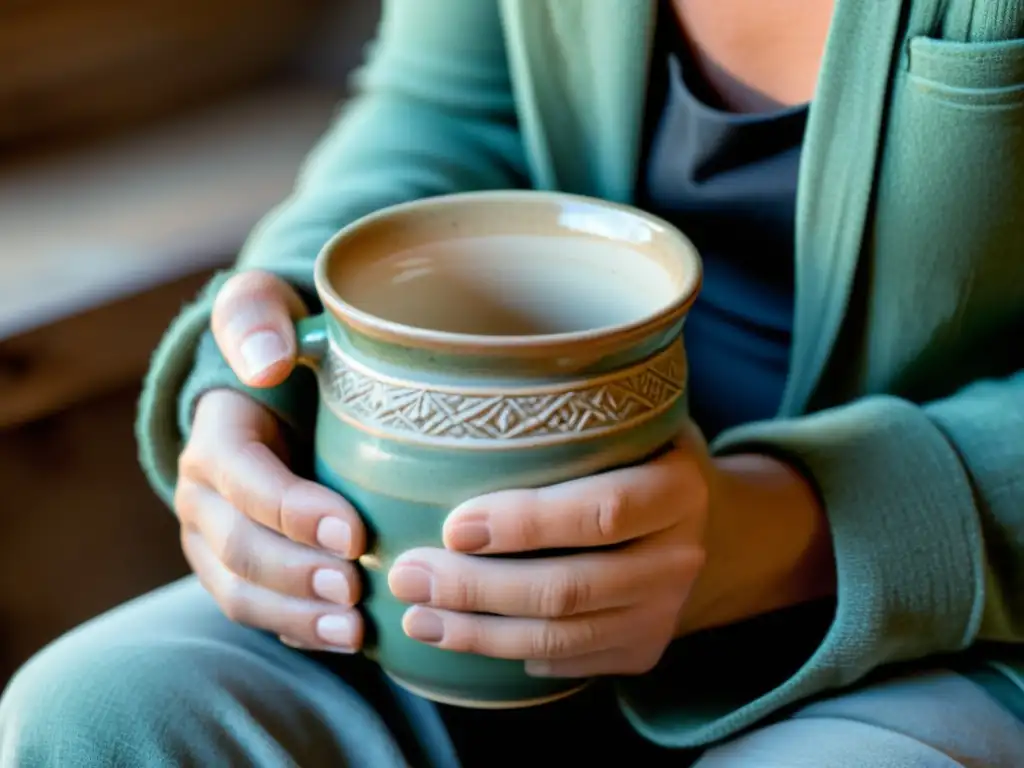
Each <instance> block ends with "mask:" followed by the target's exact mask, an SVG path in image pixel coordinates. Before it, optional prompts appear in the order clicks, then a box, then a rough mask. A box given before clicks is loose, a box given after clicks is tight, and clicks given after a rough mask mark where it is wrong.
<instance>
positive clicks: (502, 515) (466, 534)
mask: <svg viewBox="0 0 1024 768" xmlns="http://www.w3.org/2000/svg"><path fill="white" fill-rule="evenodd" d="M688 473H689V474H690V475H691V476H693V477H694V481H693V482H692V483H688V482H687V474H688ZM688 485H692V487H693V494H694V496H695V497H696V496H697V495H700V494H702V493H703V491H702V486H703V483H702V481H701V480H700V479H699V468H698V462H697V461H696V460H695V459H693V458H691V457H690V455H689V454H688V453H687V452H685V451H683V450H680V449H675V450H672V451H670V452H669V453H666V454H665V455H663V456H661V457H659V458H658V459H655V460H654V461H652V462H649V463H647V464H643V465H640V466H636V467H628V468H626V469H619V470H614V471H612V472H607V473H605V474H601V475H595V476H593V477H588V478H583V479H580V480H572V481H569V482H567V483H562V484H559V485H553V486H550V487H548V488H540V489H536V490H515V491H499V492H497V493H491V494H487V495H485V496H480V497H478V498H476V499H473V500H471V501H467V502H466V503H464V504H461V505H460V506H458V507H456V508H455V509H454V510H453V511H452V512H451V514H450V515H449V516H448V519H447V520H446V521H445V524H444V544H445V546H446V547H447V548H448V549H453V550H456V551H460V552H473V553H476V554H501V553H512V552H535V551H538V550H545V549H562V548H577V547H579V548H586V547H601V546H608V545H613V544H621V543H623V542H626V541H631V540H633V539H638V538H641V537H643V536H649V535H651V534H653V533H657V532H658V531H661V530H664V529H666V528H669V527H671V526H672V525H674V524H675V523H676V522H678V519H679V513H680V510H681V509H682V508H683V506H684V505H685V504H686V501H685V500H683V499H680V498H679V493H680V489H681V488H684V489H685V488H686V487H687V486H688ZM693 501H694V502H695V503H696V504H700V503H701V501H700V499H697V498H694V499H693Z"/></svg>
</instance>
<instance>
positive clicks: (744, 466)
mask: <svg viewBox="0 0 1024 768" xmlns="http://www.w3.org/2000/svg"><path fill="white" fill-rule="evenodd" d="M714 467H715V483H714V486H713V493H712V504H711V509H710V511H709V518H708V528H707V532H706V535H705V548H706V551H707V553H708V558H707V564H706V565H705V567H704V569H703V571H702V572H701V575H700V576H699V577H698V580H697V582H696V584H695V585H694V588H693V591H692V593H691V595H690V599H689V600H688V602H687V606H686V608H685V609H684V615H683V618H682V621H681V622H680V627H679V630H680V632H679V634H689V633H691V632H695V631H698V630H702V629H710V628H712V627H717V626H725V625H728V624H734V623H737V622H739V621H743V620H745V619H750V618H753V617H755V616H759V615H762V614H765V613H770V612H772V611H776V610H780V609H783V608H788V607H791V606H795V605H799V604H801V603H805V602H809V601H812V600H816V599H819V598H823V597H827V596H829V595H832V594H834V593H835V564H834V560H833V555H832V539H831V533H830V531H829V527H828V520H827V518H826V516H825V513H824V509H823V507H822V504H821V502H820V500H819V498H818V496H817V493H816V492H815V490H814V488H813V487H812V486H811V484H810V483H809V482H808V481H807V480H806V479H805V478H804V477H803V476H802V475H801V474H800V473H799V472H798V471H797V470H796V469H795V468H793V467H791V466H790V465H788V464H786V463H784V462H782V461H780V460H778V459H775V458H772V457H770V456H764V455H759V454H740V455H735V456H726V457H720V458H716V459H714Z"/></svg>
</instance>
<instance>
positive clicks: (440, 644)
mask: <svg viewBox="0 0 1024 768" xmlns="http://www.w3.org/2000/svg"><path fill="white" fill-rule="evenodd" d="M628 621H629V612H628V611H616V612H607V613H601V614H590V615H588V616H578V617H573V618H569V619H559V620H554V621H551V620H547V619H511V618H508V617H505V616H474V615H471V614H467V613H458V612H455V611H441V610H437V609H434V608H423V607H422V606H414V607H412V608H410V609H409V610H408V611H406V612H405V615H404V616H403V617H402V628H403V629H404V630H405V633H406V634H407V635H408V636H409V637H411V638H412V639H413V640H419V641H420V642H422V643H426V644H428V645H433V646H436V647H437V648H443V649H445V650H449V651H459V652H461V653H476V654H480V655H482V656H490V657H492V658H496V659H566V658H571V657H574V656H580V655H582V654H587V653H594V652H596V651H603V650H608V649H609V648H612V647H614V646H615V645H616V644H617V642H618V641H619V640H620V639H621V638H622V637H623V636H624V635H625V634H626V633H627V632H628V625H627V624H628Z"/></svg>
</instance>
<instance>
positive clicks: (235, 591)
mask: <svg viewBox="0 0 1024 768" xmlns="http://www.w3.org/2000/svg"><path fill="white" fill-rule="evenodd" d="M247 593H248V586H247V585H246V583H245V581H244V580H243V579H242V578H241V577H240V576H239V575H237V574H235V573H227V574H225V575H224V577H223V578H222V579H221V580H220V583H219V584H217V587H216V591H215V593H214V594H215V597H216V598H217V604H218V605H219V606H220V609H221V611H223V613H224V615H225V616H227V618H228V619H230V620H231V621H234V622H237V623H239V624H244V623H245V620H246V617H247V616H248V613H249V612H248V610H247V606H248V598H247Z"/></svg>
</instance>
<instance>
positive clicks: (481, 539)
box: [448, 523, 491, 552]
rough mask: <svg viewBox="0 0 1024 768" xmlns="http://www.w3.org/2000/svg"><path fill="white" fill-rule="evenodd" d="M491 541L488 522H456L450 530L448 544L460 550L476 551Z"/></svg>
mask: <svg viewBox="0 0 1024 768" xmlns="http://www.w3.org/2000/svg"><path fill="white" fill-rule="evenodd" d="M490 543H491V529H490V527H488V525H487V523H456V524H455V525H453V526H452V528H451V530H450V531H449V532H448V545H449V547H450V548H451V549H456V550H458V551H459V552H476V551H477V550H478V549H483V548H484V547H486V546H487V545H488V544H490Z"/></svg>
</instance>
